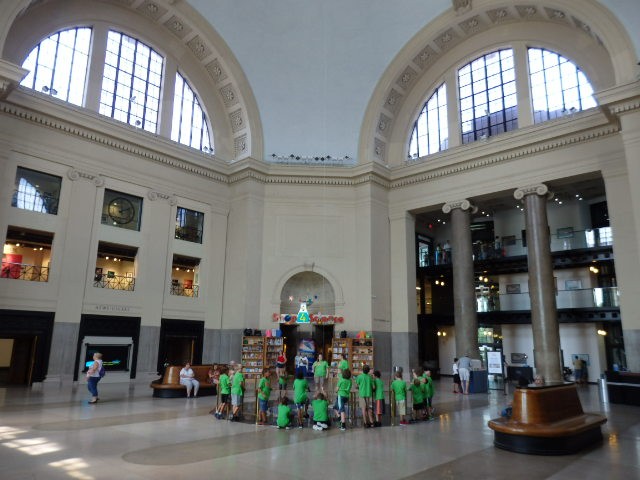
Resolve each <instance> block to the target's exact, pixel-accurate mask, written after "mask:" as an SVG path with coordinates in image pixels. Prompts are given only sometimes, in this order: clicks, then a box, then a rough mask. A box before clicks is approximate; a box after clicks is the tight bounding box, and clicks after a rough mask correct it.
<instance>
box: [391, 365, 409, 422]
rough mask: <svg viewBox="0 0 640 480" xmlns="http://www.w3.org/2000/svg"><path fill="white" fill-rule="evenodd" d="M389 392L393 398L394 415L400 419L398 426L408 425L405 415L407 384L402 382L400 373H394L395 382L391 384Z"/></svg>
mask: <svg viewBox="0 0 640 480" xmlns="http://www.w3.org/2000/svg"><path fill="white" fill-rule="evenodd" d="M391 391H392V392H393V395H394V397H395V403H396V414H397V415H398V416H399V417H400V425H408V424H409V422H407V420H406V415H407V384H406V383H404V380H402V373H401V372H396V374H395V380H394V381H393V382H391Z"/></svg>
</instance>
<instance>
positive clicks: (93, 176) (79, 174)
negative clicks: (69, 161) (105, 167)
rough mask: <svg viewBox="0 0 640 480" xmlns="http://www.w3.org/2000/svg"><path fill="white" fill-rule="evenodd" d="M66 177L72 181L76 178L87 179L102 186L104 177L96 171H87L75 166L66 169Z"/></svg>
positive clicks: (97, 185)
mask: <svg viewBox="0 0 640 480" xmlns="http://www.w3.org/2000/svg"><path fill="white" fill-rule="evenodd" d="M67 178H68V179H69V180H71V181H73V182H75V181H76V180H87V181H89V182H91V183H93V184H94V185H95V186H96V187H103V186H104V177H103V176H102V175H100V174H98V173H93V172H87V171H83V170H78V169H77V168H70V169H69V170H68V171H67Z"/></svg>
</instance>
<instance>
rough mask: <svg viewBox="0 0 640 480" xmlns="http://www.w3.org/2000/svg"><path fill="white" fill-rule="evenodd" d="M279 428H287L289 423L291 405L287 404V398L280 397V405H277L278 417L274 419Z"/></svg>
mask: <svg viewBox="0 0 640 480" xmlns="http://www.w3.org/2000/svg"><path fill="white" fill-rule="evenodd" d="M276 423H277V425H278V428H279V429H281V430H282V429H284V428H286V429H287V430H289V429H290V428H291V427H290V424H291V407H290V406H289V399H288V398H287V397H286V395H285V396H284V397H282V399H281V400H280V405H278V419H277V420H276Z"/></svg>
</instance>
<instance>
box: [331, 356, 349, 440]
mask: <svg viewBox="0 0 640 480" xmlns="http://www.w3.org/2000/svg"><path fill="white" fill-rule="evenodd" d="M336 390H337V392H338V395H337V396H336V404H335V405H334V407H333V408H334V410H335V411H336V413H339V414H340V430H342V431H344V430H346V429H347V404H348V403H349V395H351V370H349V369H348V368H347V369H345V370H343V371H342V376H340V377H338V383H337V384H336Z"/></svg>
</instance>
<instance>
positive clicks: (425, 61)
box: [413, 45, 439, 70]
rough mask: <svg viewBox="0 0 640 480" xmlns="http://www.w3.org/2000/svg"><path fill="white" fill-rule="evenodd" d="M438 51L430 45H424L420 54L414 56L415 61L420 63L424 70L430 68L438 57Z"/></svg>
mask: <svg viewBox="0 0 640 480" xmlns="http://www.w3.org/2000/svg"><path fill="white" fill-rule="evenodd" d="M438 55H439V54H438V53H436V51H435V50H434V49H433V48H431V47H430V46H429V45H427V46H426V47H424V48H423V49H422V50H421V51H420V53H418V55H416V56H415V57H413V63H415V64H416V65H418V66H419V67H420V68H421V69H422V70H424V69H426V68H428V67H429V66H430V65H431V64H432V63H433V62H435V61H436V59H437V58H438Z"/></svg>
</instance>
